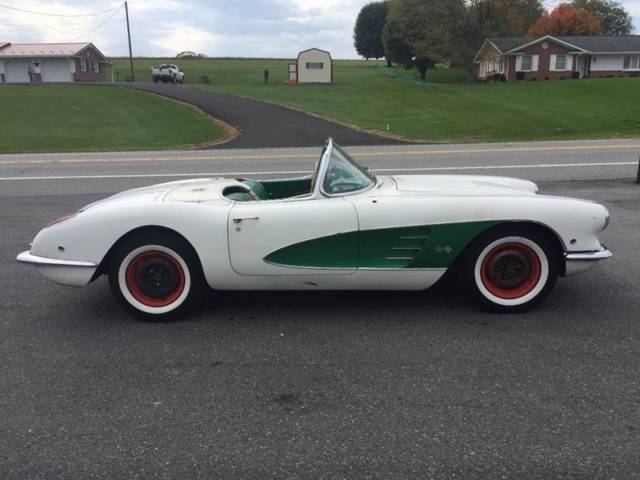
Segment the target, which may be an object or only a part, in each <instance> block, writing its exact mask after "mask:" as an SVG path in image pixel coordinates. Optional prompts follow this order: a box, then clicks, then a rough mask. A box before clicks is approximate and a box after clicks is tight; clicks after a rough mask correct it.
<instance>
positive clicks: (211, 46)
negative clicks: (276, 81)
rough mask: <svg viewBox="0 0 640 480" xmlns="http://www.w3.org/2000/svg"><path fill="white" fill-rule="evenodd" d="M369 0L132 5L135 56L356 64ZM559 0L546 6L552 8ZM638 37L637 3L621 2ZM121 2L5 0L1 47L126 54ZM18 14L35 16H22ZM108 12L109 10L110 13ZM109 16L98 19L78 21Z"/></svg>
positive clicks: (160, 0) (164, 0) (165, 0)
mask: <svg viewBox="0 0 640 480" xmlns="http://www.w3.org/2000/svg"><path fill="white" fill-rule="evenodd" d="M369 1H371V0H226V1H225V0H187V1H178V0H129V16H130V21H131V37H132V42H133V54H134V55H135V56H150V57H151V56H153V57H156V56H175V55H176V54H177V53H178V52H181V51H184V50H192V51H195V52H198V53H204V54H206V55H207V56H211V57H275V58H294V57H295V56H296V55H297V53H298V52H299V51H300V50H304V49H306V48H311V47H318V48H322V49H324V50H329V51H330V52H331V54H332V56H333V57H334V58H357V54H356V52H355V50H354V48H353V25H354V23H355V20H356V17H357V15H358V12H359V11H360V8H361V7H362V6H363V5H365V4H366V3H369ZM561 1H562V0H547V1H546V2H545V3H546V5H547V7H553V6H554V5H555V4H557V3H561ZM622 4H623V5H624V6H625V8H626V9H627V10H628V11H629V12H630V13H631V14H632V15H633V17H634V21H635V27H636V32H639V33H640V0H622ZM122 5H123V4H122V2H120V1H118V0H115V1H110V0H106V1H105V0H85V1H80V0H64V1H63V0H53V1H51V0H0V42H3V41H6V42H12V43H31V42H33V43H38V42H69V41H88V42H93V43H94V44H96V46H97V47H98V48H99V49H100V50H102V52H103V53H104V54H105V55H107V56H124V55H126V54H127V37H126V25H125V16H124V9H123V8H121V7H122ZM6 7H14V8H18V9H23V10H29V11H32V12H37V13H50V14H63V15H68V16H67V17H54V16H45V15H37V14H34V13H26V12H19V11H15V10H11V9H9V8H6ZM107 10H110V11H108V12H107ZM94 12H104V13H100V14H99V15H93V16H78V15H84V14H87V13H94Z"/></svg>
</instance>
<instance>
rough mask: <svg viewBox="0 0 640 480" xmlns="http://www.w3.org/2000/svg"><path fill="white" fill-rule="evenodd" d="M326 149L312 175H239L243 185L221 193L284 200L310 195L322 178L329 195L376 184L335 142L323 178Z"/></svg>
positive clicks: (233, 197)
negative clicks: (270, 177)
mask: <svg viewBox="0 0 640 480" xmlns="http://www.w3.org/2000/svg"><path fill="white" fill-rule="evenodd" d="M325 149H326V147H325ZM325 151H326V150H323V153H322V155H321V157H320V160H318V161H317V162H316V164H315V167H314V169H313V175H311V176H307V177H302V178H291V179H284V180H261V181H258V180H252V179H249V178H237V179H236V180H237V181H238V182H240V183H242V185H232V186H229V187H227V188H225V189H224V191H223V192H222V195H223V196H224V197H225V198H227V199H229V200H233V201H235V202H250V201H260V200H281V199H285V198H296V197H305V196H308V195H311V194H312V193H313V191H314V190H315V189H316V184H317V183H318V182H319V181H322V182H323V183H322V191H323V192H325V193H327V194H329V195H332V194H344V193H349V192H355V191H359V190H362V189H363V188H366V187H367V186H371V185H374V184H375V176H374V175H373V174H371V172H369V170H367V169H366V168H364V167H362V166H360V165H359V164H358V163H357V162H356V161H355V160H353V159H352V158H351V157H349V155H347V154H346V153H345V152H344V151H343V150H342V149H341V148H340V147H338V146H337V145H335V144H333V148H332V149H331V153H330V156H329V157H328V158H327V160H325V161H328V162H329V163H328V166H327V169H326V172H325V173H324V178H323V179H322V180H320V179H319V176H320V166H321V162H322V158H324V152H325Z"/></svg>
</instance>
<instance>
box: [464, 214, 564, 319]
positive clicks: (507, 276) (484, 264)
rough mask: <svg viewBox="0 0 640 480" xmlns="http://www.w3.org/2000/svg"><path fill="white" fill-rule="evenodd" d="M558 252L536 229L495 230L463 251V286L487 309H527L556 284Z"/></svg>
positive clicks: (551, 242) (552, 243) (543, 233)
mask: <svg viewBox="0 0 640 480" xmlns="http://www.w3.org/2000/svg"><path fill="white" fill-rule="evenodd" d="M557 250H558V248H557V246H556V244H555V243H554V241H553V239H552V237H550V235H549V234H547V233H545V232H543V231H539V230H538V229H528V228H524V227H520V228H518V227H511V228H509V227H508V226H507V227H501V228H498V229H496V230H494V231H490V232H488V233H487V234H485V235H483V236H482V237H480V238H479V239H477V240H476V241H475V242H474V243H473V244H472V245H471V246H470V248H469V249H468V251H467V252H465V255H464V258H463V261H462V265H461V267H462V269H463V271H462V274H463V280H464V283H465V285H466V286H467V287H468V289H469V290H471V292H472V293H473V295H474V297H475V298H476V299H477V300H478V301H479V302H480V304H481V305H483V306H484V307H486V308H487V309H489V310H492V311H497V312H519V311H524V310H528V309H529V308H531V307H532V306H533V305H535V304H537V303H539V302H540V301H542V300H543V299H544V298H545V297H546V296H547V295H548V294H549V293H550V291H551V290H552V289H553V287H554V285H555V282H556V280H557V277H558V274H559V267H560V261H559V258H560V254H559V252H558V251H557Z"/></svg>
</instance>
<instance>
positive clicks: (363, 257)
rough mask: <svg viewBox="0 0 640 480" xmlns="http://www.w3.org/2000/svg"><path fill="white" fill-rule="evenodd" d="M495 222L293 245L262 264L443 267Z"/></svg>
mask: <svg viewBox="0 0 640 480" xmlns="http://www.w3.org/2000/svg"><path fill="white" fill-rule="evenodd" d="M497 223H498V222H465V223H448V224H443V225H430V226H420V227H402V228H385V229H380V230H365V231H362V232H348V233H339V234H337V235H330V236H328V237H321V238H315V239H313V240H307V241H305V242H300V243H295V244H293V245H289V246H288V247H284V248H281V249H280V250H276V251H275V252H273V253H271V254H269V255H267V256H266V257H265V261H267V262H269V263H275V264H278V265H287V266H292V267H318V268H355V267H360V268H446V267H448V266H449V265H451V263H453V261H454V260H455V259H456V257H457V256H458V255H459V254H460V252H462V250H463V249H464V248H465V247H466V246H467V245H468V244H469V243H470V242H471V241H472V240H473V239H474V238H475V237H476V236H477V235H478V234H480V233H482V232H484V231H485V230H487V229H488V228H490V227H492V226H493V225H496V224H497Z"/></svg>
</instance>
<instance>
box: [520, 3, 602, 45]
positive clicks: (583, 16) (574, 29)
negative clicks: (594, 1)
mask: <svg viewBox="0 0 640 480" xmlns="http://www.w3.org/2000/svg"><path fill="white" fill-rule="evenodd" d="M601 32H602V25H601V24H600V20H598V19H597V18H596V17H594V16H593V15H592V14H590V13H589V12H587V11H586V10H583V9H581V8H573V7H572V6H571V5H569V4H568V3H562V4H560V5H558V6H557V7H556V8H555V9H554V10H553V11H552V12H551V13H547V14H545V15H543V16H542V17H540V18H539V19H538V20H537V21H536V23H535V24H534V25H533V26H532V27H531V28H530V29H529V31H528V32H527V35H528V36H530V37H540V36H542V35H556V36H558V35H600V34H601Z"/></svg>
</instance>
